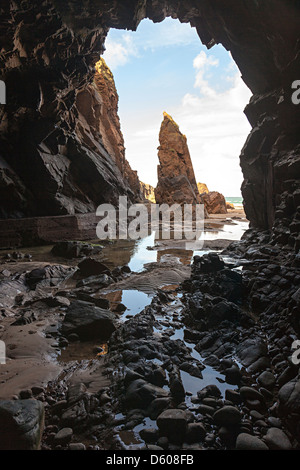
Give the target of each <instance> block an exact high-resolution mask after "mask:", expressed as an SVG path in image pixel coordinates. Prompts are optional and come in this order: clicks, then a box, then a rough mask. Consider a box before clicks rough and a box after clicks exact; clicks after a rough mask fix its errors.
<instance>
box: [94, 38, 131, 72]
mask: <svg viewBox="0 0 300 470" xmlns="http://www.w3.org/2000/svg"><path fill="white" fill-rule="evenodd" d="M105 48H106V50H105V53H104V54H103V57H104V60H105V61H106V62H107V63H108V64H109V67H110V68H111V69H112V70H116V68H117V67H120V66H122V65H125V64H127V62H129V61H130V59H131V58H132V57H138V56H139V52H138V47H137V45H136V44H135V42H134V41H133V38H132V36H131V34H130V33H125V34H123V36H122V38H121V40H118V41H115V40H113V39H111V38H110V37H108V38H107V39H106V42H105Z"/></svg>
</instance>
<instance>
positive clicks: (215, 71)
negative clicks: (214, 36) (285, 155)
mask: <svg viewBox="0 0 300 470" xmlns="http://www.w3.org/2000/svg"><path fill="white" fill-rule="evenodd" d="M105 46H106V51H105V53H104V59H105V60H106V63H107V65H108V66H109V67H110V68H111V70H112V72H113V74H114V77H115V82H116V87H117V90H118V94H119V116H120V120H121V128H122V132H123V135H124V139H125V147H126V158H127V159H128V161H129V162H130V164H131V166H132V168H133V169H135V170H137V171H138V174H139V177H140V179H141V180H142V181H144V182H145V183H150V184H152V185H153V186H156V183H157V165H158V157H157V147H158V145H159V141H158V135H159V129H160V125H161V122H162V119H163V112H164V111H166V112H167V113H169V114H170V115H171V116H172V117H173V119H174V120H175V121H176V122H177V124H178V125H179V127H180V130H181V132H182V133H183V134H185V135H186V136H187V140H188V146H189V150H190V154H191V158H192V161H193V165H194V170H195V175H196V179H197V181H198V182H201V183H206V184H207V185H208V188H209V190H211V191H220V192H222V193H223V194H224V195H225V196H227V197H230V196H238V195H240V186H241V182H242V179H243V178H242V173H241V170H240V167H239V154H240V150H241V148H242V146H243V145H244V142H245V140H246V137H247V135H248V134H249V131H250V125H249V123H248V121H247V119H246V117H245V115H244V114H243V109H244V108H245V106H246V104H247V103H248V102H249V99H250V96H251V93H250V91H249V90H248V88H247V87H246V85H245V84H244V82H243V81H242V79H241V78H240V72H239V70H238V68H237V67H236V65H235V64H234V62H233V60H232V58H231V56H230V54H229V53H228V52H227V51H226V50H225V49H224V48H223V47H222V46H215V47H213V48H212V49H211V50H209V51H208V50H207V49H206V47H205V46H203V45H202V44H201V41H200V39H199V37H198V35H197V33H196V30H195V28H191V26H190V25H189V24H181V23H180V22H179V21H178V20H173V19H171V18H167V19H166V20H164V21H163V22H162V23H157V24H154V23H153V22H152V21H150V20H144V21H142V23H141V24H140V25H139V27H138V30H137V31H136V32H132V31H124V30H115V29H111V30H110V32H109V34H108V37H107V39H106V43H105Z"/></svg>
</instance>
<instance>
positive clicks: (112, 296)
mask: <svg viewBox="0 0 300 470" xmlns="http://www.w3.org/2000/svg"><path fill="white" fill-rule="evenodd" d="M101 297H103V298H105V299H107V300H109V303H110V309H111V310H112V311H114V312H118V313H122V309H121V310H120V309H119V307H118V306H121V305H122V306H124V307H126V310H125V311H124V315H125V318H127V317H128V318H130V317H132V316H135V315H137V314H138V313H140V312H141V311H142V310H144V308H145V307H147V305H149V304H150V303H151V301H152V296H150V295H148V294H145V293H144V292H142V291H139V290H136V289H129V290H116V291H111V292H105V293H103V294H101ZM120 318H122V317H120Z"/></svg>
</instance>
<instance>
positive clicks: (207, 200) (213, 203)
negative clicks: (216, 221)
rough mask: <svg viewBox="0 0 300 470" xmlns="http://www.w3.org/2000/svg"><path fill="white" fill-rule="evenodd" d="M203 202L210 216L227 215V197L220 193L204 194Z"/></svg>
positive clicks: (210, 192)
mask: <svg viewBox="0 0 300 470" xmlns="http://www.w3.org/2000/svg"><path fill="white" fill-rule="evenodd" d="M202 200H203V202H204V205H205V208H206V210H207V212H208V213H209V214H227V206H226V200H225V197H224V196H223V194H221V193H219V192H218V191H209V192H208V193H205V194H202Z"/></svg>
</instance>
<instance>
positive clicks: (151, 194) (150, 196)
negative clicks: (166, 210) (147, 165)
mask: <svg viewBox="0 0 300 470" xmlns="http://www.w3.org/2000/svg"><path fill="white" fill-rule="evenodd" d="M140 187H141V192H142V195H143V197H144V199H147V200H148V201H150V202H152V203H153V204H155V203H156V200H155V188H153V186H151V184H147V183H143V182H142V181H140Z"/></svg>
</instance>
